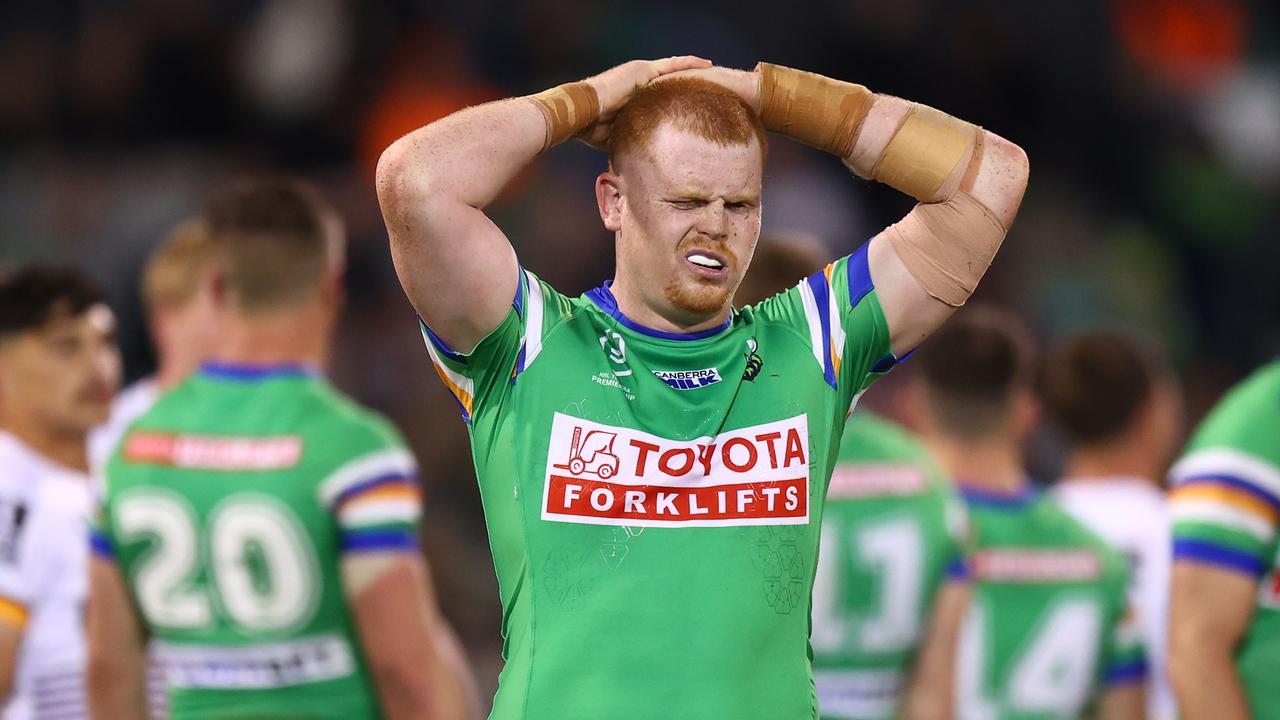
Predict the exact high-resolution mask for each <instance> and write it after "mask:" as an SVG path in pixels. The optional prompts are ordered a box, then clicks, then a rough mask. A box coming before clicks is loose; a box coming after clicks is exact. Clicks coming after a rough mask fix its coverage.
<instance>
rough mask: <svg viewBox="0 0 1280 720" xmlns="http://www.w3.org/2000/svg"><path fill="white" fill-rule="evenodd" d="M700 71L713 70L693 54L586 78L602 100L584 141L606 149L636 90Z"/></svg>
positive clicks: (636, 63)
mask: <svg viewBox="0 0 1280 720" xmlns="http://www.w3.org/2000/svg"><path fill="white" fill-rule="evenodd" d="M699 68H711V61H710V60H704V59H702V58H700V57H696V56H694V55H679V56H675V57H669V58H663V59H661V60H632V61H631V62H628V63H623V64H621V65H618V66H617V67H613V68H609V69H608V70H605V71H604V72H602V73H600V74H599V75H594V76H592V77H589V78H587V79H586V82H587V83H588V84H589V85H591V87H592V88H594V89H595V91H596V96H597V98H598V99H599V102H600V117H599V119H598V120H596V123H595V124H594V125H592V126H591V127H590V128H589V129H588V130H587V131H586V132H585V133H583V134H582V139H583V140H585V141H586V142H587V144H589V145H592V146H594V147H597V148H604V146H605V143H606V142H607V141H608V139H609V127H610V124H611V123H612V122H613V117H614V116H615V115H617V113H618V111H619V110H621V109H622V106H623V105H626V104H627V100H630V99H631V94H632V93H634V92H635V91H636V89H637V88H640V87H643V86H645V85H648V84H649V83H650V82H652V81H654V80H656V79H657V78H660V77H663V76H665V75H669V74H671V73H679V72H681V71H689V70H695V69H699Z"/></svg>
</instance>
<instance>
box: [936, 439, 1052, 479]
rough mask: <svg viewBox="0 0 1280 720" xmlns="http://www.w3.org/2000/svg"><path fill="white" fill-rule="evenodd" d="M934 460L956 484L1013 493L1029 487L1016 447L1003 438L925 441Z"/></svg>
mask: <svg viewBox="0 0 1280 720" xmlns="http://www.w3.org/2000/svg"><path fill="white" fill-rule="evenodd" d="M926 444H927V445H928V447H929V451H930V452H931V453H932V454H933V457H934V458H935V459H937V461H938V463H939V464H941V465H942V468H943V470H944V471H946V473H947V475H948V476H950V477H951V478H952V479H953V480H955V481H956V482H959V483H963V484H965V485H970V486H973V487H976V488H979V489H982V490H990V491H995V492H1005V493H1012V492H1018V491H1020V490H1022V489H1023V488H1024V487H1026V484H1027V474H1026V471H1025V470H1024V469H1023V467H1022V454H1021V452H1020V450H1019V446H1018V444H1017V443H1012V442H1009V441H1007V440H1005V439H1003V438H981V439H978V440H960V439H957V438H952V437H944V436H933V437H928V438H926Z"/></svg>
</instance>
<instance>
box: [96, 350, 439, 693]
mask: <svg viewBox="0 0 1280 720" xmlns="http://www.w3.org/2000/svg"><path fill="white" fill-rule="evenodd" d="M106 476H107V484H106V493H105V498H104V502H103V503H102V507H101V509H100V512H99V513H98V518H97V521H96V527H95V529H94V533H93V548H94V550H95V552H96V553H97V554H98V555H100V556H103V557H108V558H114V560H115V562H117V563H118V564H119V566H120V569H121V571H122V572H123V574H124V576H125V577H126V578H127V581H128V585H129V590H130V592H131V593H132V596H133V599H134V601H135V605H136V607H137V608H138V610H139V612H140V613H141V616H142V620H143V621H144V622H145V625H146V626H147V628H148V629H149V631H150V634H151V638H152V653H153V656H154V658H155V662H156V663H157V664H158V665H159V667H160V669H161V670H162V671H163V673H164V676H165V680H166V685H167V687H168V691H169V702H170V708H171V713H172V716H173V717H174V718H215V717H216V718H222V717H267V716H270V717H298V718H303V717H305V718H344V719H346V718H370V717H378V716H379V710H378V702H377V697H376V694H375V691H374V686H373V683H372V679H371V676H370V674H369V671H368V668H367V667H366V663H365V660H364V658H363V656H362V654H361V650H360V646H359V643H358V640H357V636H356V628H355V625H354V622H353V618H352V615H351V612H350V610H349V608H348V607H347V604H346V602H345V598H344V595H343V590H342V586H341V581H340V577H339V562H340V560H341V558H342V557H343V556H344V554H345V553H353V552H369V551H383V552H385V551H405V552H416V550H417V540H416V538H417V532H416V528H417V520H418V516H419V507H420V502H419V499H418V489H417V480H416V468H415V464H414V461H413V458H412V457H411V456H410V454H409V453H408V452H407V451H406V450H405V448H404V444H403V443H402V442H401V440H400V438H399V436H398V435H397V433H396V432H395V430H394V429H393V428H392V427H391V426H390V425H389V424H388V423H387V422H385V421H384V420H382V419H381V418H379V417H376V416H374V415H372V414H371V413H369V412H367V411H365V410H363V409H361V408H359V407H357V406H356V405H355V404H354V403H352V402H351V401H350V400H347V399H346V398H345V397H343V396H341V395H340V394H338V393H337V392H336V391H335V390H333V389H332V387H330V386H329V385H328V384H327V383H326V382H325V381H323V380H321V379H320V378H318V377H316V376H315V375H314V374H313V373H311V372H309V371H308V370H307V369H305V368H302V367H300V366H273V367H239V366H226V365H206V366H204V367H203V368H201V370H200V371H199V372H198V373H196V374H195V375H194V376H193V377H192V378H190V379H189V380H187V381H186V382H185V383H183V384H182V385H180V386H179V387H177V388H175V389H174V390H173V391H172V392H171V393H169V394H168V395H166V396H165V397H163V398H162V399H161V400H160V401H159V402H158V403H157V404H156V405H155V407H154V408H152V409H151V411H150V412H148V413H147V414H146V415H144V416H143V417H142V418H141V419H139V420H138V421H137V422H136V423H135V424H134V425H133V426H132V427H131V428H130V430H129V432H128V433H127V434H126V435H125V437H124V439H123V441H122V442H121V444H120V447H119V448H118V449H117V450H116V452H115V454H114V456H113V457H112V459H111V461H110V462H109V463H108V465H107V469H106Z"/></svg>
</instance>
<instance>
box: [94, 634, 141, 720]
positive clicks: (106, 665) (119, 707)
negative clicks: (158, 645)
mask: <svg viewBox="0 0 1280 720" xmlns="http://www.w3.org/2000/svg"><path fill="white" fill-rule="evenodd" d="M145 663H146V660H145V658H144V657H143V656H142V655H141V654H136V653H133V652H127V651H126V652H116V653H111V654H109V655H108V654H106V653H94V654H93V655H92V656H91V657H90V659H89V668H88V686H89V714H90V715H91V716H92V717H94V718H103V719H104V720H105V719H107V718H109V719H110V720H117V719H118V720H145V718H146V717H147V694H146V686H145V679H144V678H145V677H146V667H145Z"/></svg>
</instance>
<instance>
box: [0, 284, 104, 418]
mask: <svg viewBox="0 0 1280 720" xmlns="http://www.w3.org/2000/svg"><path fill="white" fill-rule="evenodd" d="M115 333H116V320H115V316H114V315H113V314H112V312H111V310H110V309H108V308H107V306H106V305H94V306H92V307H90V308H89V309H88V310H86V311H85V312H83V313H81V314H79V315H75V316H72V315H67V314H61V315H58V314H55V316H54V318H53V319H52V320H50V321H49V322H48V323H46V324H45V326H44V327H42V328H40V329H38V330H33V331H30V332H27V333H23V334H22V335H19V336H17V337H15V338H13V339H11V340H8V341H7V342H5V343H4V345H3V347H0V403H3V404H4V406H5V412H6V414H19V413H20V414H25V415H27V416H28V417H27V418H26V420H27V421H32V420H34V421H35V423H37V424H39V425H41V426H43V427H45V428H47V429H48V430H49V431H50V432H54V433H59V434H61V433H77V434H78V433H87V432H88V431H89V430H90V429H91V428H93V427H94V426H95V425H99V424H101V423H102V422H104V421H105V420H106V419H107V415H108V414H109V412H110V410H111V400H112V398H113V397H114V396H115V393H116V390H117V389H119V387H120V350H119V348H118V347H117V346H116V334H115Z"/></svg>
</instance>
